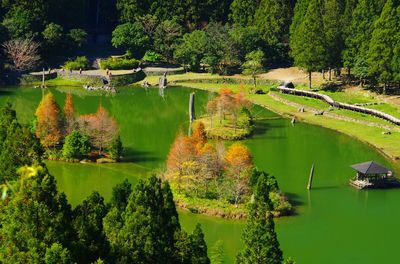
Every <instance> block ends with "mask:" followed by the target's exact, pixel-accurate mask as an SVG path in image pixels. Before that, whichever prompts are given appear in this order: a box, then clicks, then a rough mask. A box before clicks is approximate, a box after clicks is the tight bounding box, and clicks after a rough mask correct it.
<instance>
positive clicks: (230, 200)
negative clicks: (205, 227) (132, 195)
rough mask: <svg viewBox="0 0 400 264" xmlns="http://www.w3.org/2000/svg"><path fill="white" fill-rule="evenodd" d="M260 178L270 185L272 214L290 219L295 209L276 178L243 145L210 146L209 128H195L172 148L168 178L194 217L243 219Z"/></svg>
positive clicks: (181, 204) (178, 202)
mask: <svg viewBox="0 0 400 264" xmlns="http://www.w3.org/2000/svg"><path fill="white" fill-rule="evenodd" d="M260 177H265V178H266V179H267V182H268V185H269V190H270V191H269V198H270V200H271V203H272V214H273V215H274V216H275V217H279V216H283V215H289V214H290V213H292V210H293V207H292V205H291V204H290V203H289V201H288V199H287V197H286V195H285V194H284V193H282V192H281V190H280V189H279V186H278V182H277V180H276V178H275V177H274V176H273V175H269V174H268V173H266V172H263V171H260V170H259V169H258V168H257V167H256V166H255V165H254V163H253V157H252V154H251V153H250V150H249V149H248V148H247V147H246V146H245V145H244V144H242V143H238V142H236V143H233V144H230V145H229V144H224V142H216V143H211V142H208V140H207V136H206V131H205V126H204V124H203V123H201V122H197V123H195V124H194V127H193V133H192V135H191V136H186V135H184V134H183V133H182V132H179V133H178V135H177V136H176V139H175V141H174V143H173V144H172V146H171V149H170V152H169V155H168V158H167V166H166V171H165V172H164V178H165V179H166V180H168V181H169V182H170V183H171V187H172V191H173V193H174V199H175V203H176V205H177V207H178V208H181V209H184V210H188V211H190V212H193V213H199V214H205V215H211V216H218V217H223V218H233V219H240V218H245V217H246V216H247V204H248V202H249V201H251V199H252V193H253V189H254V187H255V184H256V182H257V180H258V178H260Z"/></svg>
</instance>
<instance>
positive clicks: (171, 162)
mask: <svg viewBox="0 0 400 264" xmlns="http://www.w3.org/2000/svg"><path fill="white" fill-rule="evenodd" d="M196 154H197V153H196V147H195V144H194V141H193V139H192V138H191V137H188V136H185V135H184V134H183V132H182V131H179V132H178V134H177V136H176V138H175V141H174V143H172V146H171V148H170V151H169V154H168V158H167V170H169V171H178V172H179V173H181V171H182V165H183V163H184V162H186V161H190V160H193V159H194V157H195V156H196Z"/></svg>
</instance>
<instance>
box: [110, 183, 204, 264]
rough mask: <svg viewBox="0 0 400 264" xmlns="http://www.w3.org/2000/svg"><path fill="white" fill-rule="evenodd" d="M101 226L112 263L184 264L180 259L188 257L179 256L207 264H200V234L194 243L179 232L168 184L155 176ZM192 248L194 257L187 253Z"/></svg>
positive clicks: (111, 213) (202, 250) (141, 186)
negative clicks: (112, 255)
mask: <svg viewBox="0 0 400 264" xmlns="http://www.w3.org/2000/svg"><path fill="white" fill-rule="evenodd" d="M124 189H125V188H124ZM104 225H105V227H104V228H105V231H106V234H107V237H108V239H109V241H110V243H111V246H112V248H113V254H114V255H115V262H118V261H119V262H124V263H132V262H133V263H185V262H183V260H187V259H188V258H186V257H184V258H183V257H182V256H190V259H196V260H199V261H198V262H193V263H207V262H203V261H201V259H205V258H207V255H203V254H202V253H201V252H203V253H204V252H206V250H205V251H204V245H205V244H202V242H201V241H200V240H201V239H200V237H201V236H200V233H199V232H197V233H195V234H194V235H193V239H194V241H195V242H192V240H191V239H189V238H187V235H185V233H184V232H182V231H181V228H180V224H179V218H178V213H177V211H176V207H175V203H174V201H173V197H172V192H171V189H170V187H169V184H168V183H167V182H164V183H162V182H161V180H160V179H158V178H157V177H155V176H152V177H150V178H149V179H148V180H147V181H145V182H144V181H141V182H139V183H138V184H137V186H136V189H135V191H134V192H132V194H131V195H130V197H129V201H128V205H127V206H126V208H125V210H124V211H122V212H121V211H120V210H118V209H116V208H113V209H112V210H111V211H110V212H109V213H108V214H107V216H106V217H105V219H104ZM182 237H186V238H182ZM189 237H190V236H189ZM188 239H189V240H188ZM194 243H195V244H194ZM203 243H204V241H203ZM195 245H196V254H197V255H196V256H195V255H194V254H193V253H190V252H192V251H191V248H192V247H194V246H195ZM188 252H189V253H188ZM187 254H189V255H187ZM189 263H192V262H189Z"/></svg>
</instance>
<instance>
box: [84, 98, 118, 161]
mask: <svg viewBox="0 0 400 264" xmlns="http://www.w3.org/2000/svg"><path fill="white" fill-rule="evenodd" d="M80 123H81V124H80V126H81V129H82V130H83V131H84V133H85V134H86V135H88V136H89V137H90V139H91V143H92V145H93V146H94V147H96V148H97V149H98V150H99V154H100V155H101V153H102V151H103V150H104V149H105V148H106V147H107V146H109V145H110V143H111V142H112V141H113V140H114V139H115V137H116V136H117V135H118V126H117V122H116V121H115V119H114V118H113V117H112V116H110V115H109V114H108V113H107V111H106V110H105V109H104V107H103V106H102V105H101V104H100V105H99V108H98V109H97V112H96V113H95V114H90V115H84V116H81V117H80Z"/></svg>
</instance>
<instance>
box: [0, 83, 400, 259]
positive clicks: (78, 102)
mask: <svg viewBox="0 0 400 264" xmlns="http://www.w3.org/2000/svg"><path fill="white" fill-rule="evenodd" d="M69 90H70V88H55V89H52V91H53V93H54V94H55V96H56V99H57V101H58V102H59V103H60V104H61V105H62V104H63V103H64V99H65V93H66V92H69ZM191 91H192V90H190V89H169V90H167V92H166V97H165V99H162V98H161V97H159V96H158V91H156V90H149V91H147V92H146V91H144V90H142V89H125V90H123V91H122V92H121V93H119V94H117V95H113V96H105V95H100V94H97V93H89V92H86V91H83V90H81V89H74V90H72V91H71V92H72V93H73V94H74V95H75V96H74V102H75V108H76V110H77V112H78V113H90V112H94V111H95V110H96V108H97V106H98V104H99V102H102V104H103V105H104V106H105V107H106V108H107V109H108V110H109V111H110V112H111V113H112V114H113V115H115V117H116V118H117V119H118V122H119V123H120V126H121V136H122V141H123V143H124V146H126V148H127V151H126V153H125V154H126V155H125V156H126V161H127V162H126V163H120V164H108V165H93V164H87V165H83V164H67V163H59V162H48V167H49V169H50V171H51V172H52V173H53V174H54V175H55V176H56V178H57V181H58V186H59V188H60V190H62V191H64V192H65V193H66V194H67V196H68V198H69V200H70V202H71V203H72V204H73V205H76V204H77V203H79V202H80V201H81V200H82V199H84V197H86V196H87V195H88V194H89V193H90V192H91V191H93V190H97V191H100V193H101V194H102V195H104V196H105V197H106V198H109V197H110V194H111V189H112V187H113V186H114V185H115V184H117V183H119V182H121V181H122V180H123V179H125V178H128V179H129V180H130V181H131V182H132V183H135V182H137V181H138V179H140V178H141V177H146V176H147V175H149V174H150V173H154V172H156V171H157V170H159V169H162V166H163V164H164V161H165V158H166V155H167V153H168V149H169V146H170V144H171V143H172V141H173V139H174V137H175V135H176V133H177V131H178V129H179V128H182V129H184V131H186V129H187V119H188V117H187V108H188V97H189V93H190V92H191ZM41 93H42V92H41V90H36V89H22V88H18V89H16V88H8V89H2V90H1V91H0V103H4V102H5V101H6V100H9V101H11V102H12V103H13V105H14V106H15V108H16V109H17V113H18V118H19V119H20V120H21V121H22V122H28V121H29V120H31V119H32V117H33V113H34V111H35V108H36V106H37V105H38V102H39V100H40V98H41ZM208 97H210V95H209V94H208V93H205V92H201V91H196V107H197V111H198V112H203V111H202V110H203V109H204V105H205V102H206V101H207V99H208ZM253 111H254V113H255V114H256V116H257V117H258V118H261V119H262V120H260V121H259V122H258V123H257V130H256V133H255V136H254V137H253V138H252V139H249V140H246V144H247V145H248V146H249V147H250V148H251V150H252V152H253V154H254V159H255V163H256V164H257V166H258V167H259V168H261V169H263V170H266V171H268V172H270V173H272V174H274V175H276V177H277V178H278V181H279V184H280V186H281V189H282V190H283V191H284V192H286V193H288V194H289V196H290V198H291V200H292V202H293V203H295V204H296V211H297V215H296V216H291V217H285V218H281V219H278V220H277V232H278V236H279V240H280V242H281V246H282V249H283V251H284V253H285V256H292V257H293V258H295V259H296V261H297V263H300V264H302V263H307V264H308V263H393V262H394V261H395V260H396V259H397V256H396V253H395V252H396V250H397V248H398V246H397V238H398V237H400V230H399V229H398V228H397V227H398V224H399V223H400V210H399V209H400V205H399V204H398V203H399V202H400V190H377V191H357V190H355V189H353V188H350V187H349V186H348V185H347V183H348V179H349V178H350V177H352V176H353V174H354V172H353V171H352V170H351V169H350V168H349V165H350V164H353V163H356V162H363V161H367V160H372V159H373V160H376V161H378V162H381V163H383V164H386V165H388V166H390V164H389V163H388V161H386V160H385V159H384V158H383V157H382V156H381V155H380V154H379V153H377V152H376V151H375V150H373V149H371V148H370V147H368V146H366V145H365V144H362V143H360V142H358V141H356V140H353V139H351V138H349V137H347V136H345V135H341V134H339V133H336V132H333V131H330V130H327V129H324V128H320V127H315V126H311V125H307V124H301V123H298V124H296V125H295V126H293V125H292V124H291V123H290V122H289V121H288V120H286V119H281V118H279V117H278V116H277V115H275V114H273V113H271V112H269V111H267V110H264V109H261V108H259V107H254V109H253ZM399 147H400V145H399ZM312 163H315V166H316V171H315V176H314V189H313V190H312V191H311V192H308V191H307V190H306V188H305V187H306V185H307V179H308V175H309V171H310V167H311V165H312ZM180 217H181V222H182V224H183V226H184V228H186V229H187V230H188V231H191V229H193V227H194V225H195V224H196V223H197V222H200V223H201V224H202V226H203V229H204V232H205V235H206V240H207V243H208V246H209V247H212V246H213V245H214V244H215V242H216V241H217V240H222V241H223V242H224V250H225V255H226V256H225V257H226V260H227V263H233V261H234V258H235V255H236V253H237V252H238V251H239V250H240V248H241V246H242V244H241V242H240V236H241V230H242V228H243V224H244V223H243V222H242V221H232V220H224V219H218V218H212V217H206V216H201V215H193V214H190V213H186V212H181V213H180Z"/></svg>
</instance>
